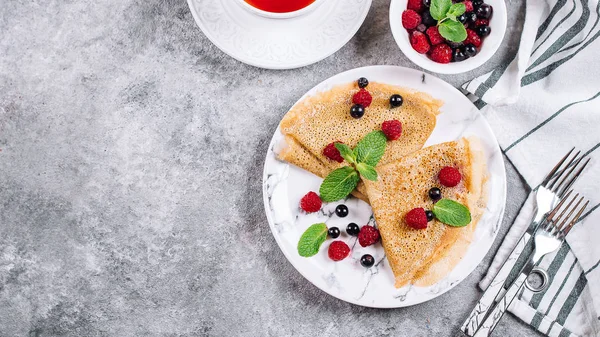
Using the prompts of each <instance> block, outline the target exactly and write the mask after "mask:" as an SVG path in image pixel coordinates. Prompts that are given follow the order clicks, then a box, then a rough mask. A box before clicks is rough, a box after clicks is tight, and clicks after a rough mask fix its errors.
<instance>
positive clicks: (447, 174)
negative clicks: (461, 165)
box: [438, 166, 462, 187]
mask: <svg viewBox="0 0 600 337" xmlns="http://www.w3.org/2000/svg"><path fill="white" fill-rule="evenodd" d="M438 179H439V180H440V183H441V184H442V185H444V186H446V187H454V186H456V185H458V183H460V180H461V179H462V176H461V175H460V172H458V170H457V169H455V168H454V167H450V166H446V167H444V168H442V169H441V170H440V173H439V174H438Z"/></svg>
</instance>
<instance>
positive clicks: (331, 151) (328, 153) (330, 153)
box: [323, 141, 344, 163]
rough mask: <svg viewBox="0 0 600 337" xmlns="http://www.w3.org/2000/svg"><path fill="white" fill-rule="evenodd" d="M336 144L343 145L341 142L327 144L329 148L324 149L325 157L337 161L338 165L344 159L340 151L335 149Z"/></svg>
mask: <svg viewBox="0 0 600 337" xmlns="http://www.w3.org/2000/svg"><path fill="white" fill-rule="evenodd" d="M335 143H341V142H340V141H336V142H333V143H329V144H327V146H325V148H324V149H323V155H324V156H325V157H327V158H329V159H331V160H335V161H337V162H338V163H341V162H343V161H344V158H343V157H342V155H341V153H340V150H338V149H337V148H336V147H335Z"/></svg>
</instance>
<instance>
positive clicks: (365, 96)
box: [352, 89, 373, 108]
mask: <svg viewBox="0 0 600 337" xmlns="http://www.w3.org/2000/svg"><path fill="white" fill-rule="evenodd" d="M372 101H373V97H372V96H371V94H370V93H369V92H368V91H367V90H366V89H360V90H359V91H358V92H357V93H356V94H354V96H352V103H354V104H360V105H362V106H363V107H365V108H367V107H369V105H371V102H372Z"/></svg>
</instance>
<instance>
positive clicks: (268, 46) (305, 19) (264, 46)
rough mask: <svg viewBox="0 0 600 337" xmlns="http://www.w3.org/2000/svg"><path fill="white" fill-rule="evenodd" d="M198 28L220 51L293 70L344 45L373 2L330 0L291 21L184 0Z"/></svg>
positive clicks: (228, 4) (208, 0)
mask: <svg viewBox="0 0 600 337" xmlns="http://www.w3.org/2000/svg"><path fill="white" fill-rule="evenodd" d="M188 5H189V7H190V10H191V12H192V15H193V16H194V19H195V20H196V23H197V24H198V26H199V27H200V29H202V32H204V34H205V35H206V37H208V38H209V39H210V40H211V41H212V43H214V44H215V45H216V46H217V47H219V49H221V50H222V51H223V52H225V53H226V54H228V55H229V56H231V57H233V58H235V59H236V60H238V61H240V62H244V63H247V64H250V65H253V66H256V67H260V68H266V69H293V68H299V67H304V66H307V65H309V64H312V63H315V62H318V61H320V60H322V59H324V58H326V57H327V56H329V55H331V54H333V53H335V52H336V51H338V50H339V49H340V48H342V47H343V46H344V45H345V44H346V43H347V42H348V41H349V40H350V39H351V38H352V36H354V34H356V32H357V31H358V29H359V28H360V26H361V25H362V23H363V21H364V20H365V17H366V16H367V14H368V13H369V8H370V7H371V0H328V1H326V2H325V3H323V4H322V5H320V6H319V7H318V8H317V9H315V10H314V11H313V12H311V13H308V14H305V15H302V16H300V17H295V18H291V19H270V18H265V17H261V16H258V15H256V14H253V13H250V12H249V11H247V10H246V9H244V8H243V7H242V6H240V4H239V3H238V2H237V1H233V0H188Z"/></svg>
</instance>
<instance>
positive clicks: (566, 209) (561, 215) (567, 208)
mask: <svg viewBox="0 0 600 337" xmlns="http://www.w3.org/2000/svg"><path fill="white" fill-rule="evenodd" d="M578 196H579V193H577V194H575V196H574V197H573V198H572V199H571V201H569V204H568V205H567V206H566V207H564V208H563V210H562V212H560V214H559V215H558V217H557V218H556V219H554V218H553V219H552V222H553V224H554V227H555V228H558V226H557V225H556V224H558V223H559V222H560V220H561V219H562V218H563V216H564V215H565V213H566V212H567V211H568V210H569V209H570V208H571V205H572V204H573V201H575V200H576V199H577V197H578ZM567 218H568V217H567Z"/></svg>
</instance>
